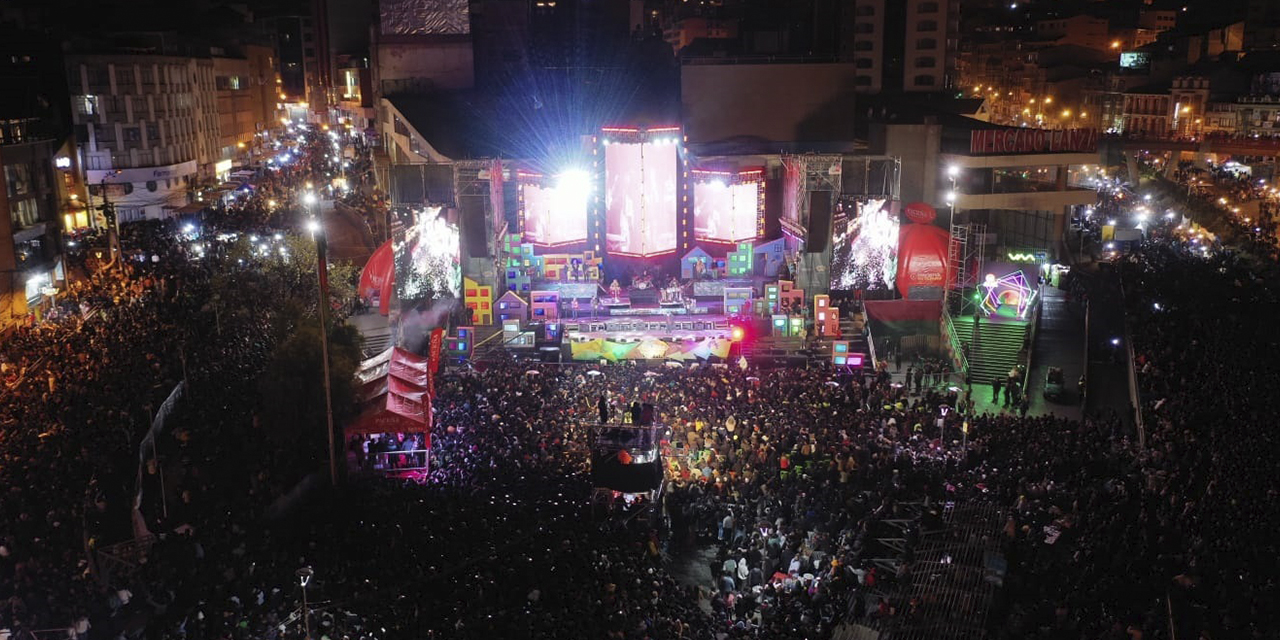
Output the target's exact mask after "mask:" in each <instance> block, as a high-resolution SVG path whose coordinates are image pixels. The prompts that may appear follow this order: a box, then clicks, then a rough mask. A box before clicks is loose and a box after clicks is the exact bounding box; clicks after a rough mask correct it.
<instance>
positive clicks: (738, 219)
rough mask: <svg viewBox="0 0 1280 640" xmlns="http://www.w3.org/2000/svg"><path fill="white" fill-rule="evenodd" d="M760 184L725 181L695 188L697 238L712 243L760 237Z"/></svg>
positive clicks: (701, 184) (694, 211)
mask: <svg viewBox="0 0 1280 640" xmlns="http://www.w3.org/2000/svg"><path fill="white" fill-rule="evenodd" d="M759 187H760V183H758V182H741V183H738V184H726V183H725V182H723V181H719V180H713V181H711V182H698V183H696V184H694V185H693V236H694V238H695V239H697V240H708V241H711V242H741V241H743V240H754V239H755V237H756V217H757V215H758V212H759V206H760V188H759Z"/></svg>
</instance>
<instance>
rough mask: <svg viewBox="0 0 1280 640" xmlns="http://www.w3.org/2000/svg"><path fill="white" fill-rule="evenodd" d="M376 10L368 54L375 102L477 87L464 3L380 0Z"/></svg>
mask: <svg viewBox="0 0 1280 640" xmlns="http://www.w3.org/2000/svg"><path fill="white" fill-rule="evenodd" d="M377 7H378V21H377V23H376V24H375V25H374V28H373V31H374V38H373V43H372V48H373V52H372V53H373V86H374V87H375V89H376V91H377V93H378V96H386V95H393V94H397V93H430V92H435V91H442V90H445V91H453V90H463V89H470V88H471V87H473V86H474V85H475V50H474V47H473V43H472V37H471V11H470V8H469V6H468V4H467V3H466V2H436V3H418V2H414V1H413V0H378V3H377Z"/></svg>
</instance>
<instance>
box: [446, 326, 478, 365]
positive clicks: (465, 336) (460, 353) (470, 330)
mask: <svg viewBox="0 0 1280 640" xmlns="http://www.w3.org/2000/svg"><path fill="white" fill-rule="evenodd" d="M475 335H476V328H475V327H458V332H457V335H452V336H448V337H446V338H445V340H444V350H445V354H446V356H448V357H449V358H450V359H451V360H453V361H454V362H463V361H465V360H467V359H468V358H470V357H471V352H472V350H474V349H475V348H476V346H475Z"/></svg>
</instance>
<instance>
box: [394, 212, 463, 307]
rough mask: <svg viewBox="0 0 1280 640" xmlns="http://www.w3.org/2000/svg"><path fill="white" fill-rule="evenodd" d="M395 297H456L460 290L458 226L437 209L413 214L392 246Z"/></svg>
mask: <svg viewBox="0 0 1280 640" xmlns="http://www.w3.org/2000/svg"><path fill="white" fill-rule="evenodd" d="M392 252H393V253H394V255H395V270H396V278H395V279H396V283H395V288H396V297H398V298H399V299H400V300H426V299H436V298H443V297H448V296H453V297H455V298H456V297H458V293H459V290H460V289H461V288H462V263H461V256H460V252H461V242H460V238H459V236H458V227H456V226H454V225H451V224H449V223H448V221H446V220H445V219H444V216H442V215H440V207H428V208H426V209H424V210H422V211H416V212H414V221H413V224H411V225H408V227H407V228H406V229H405V232H404V234H402V235H399V236H397V237H396V238H395V241H394V242H393V244H392Z"/></svg>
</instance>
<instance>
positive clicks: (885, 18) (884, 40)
mask: <svg viewBox="0 0 1280 640" xmlns="http://www.w3.org/2000/svg"><path fill="white" fill-rule="evenodd" d="M853 11H854V19H853V20H852V21H851V22H849V23H848V24H847V27H846V28H847V29H852V33H851V34H850V33H845V34H844V37H843V38H842V39H841V40H842V45H841V47H842V51H841V57H842V58H843V59H846V60H853V63H854V66H855V67H856V68H857V74H858V75H857V79H856V86H857V89H858V91H859V92H861V93H880V92H882V91H884V92H898V91H904V92H933V91H946V90H949V89H953V88H954V87H955V86H956V52H957V50H958V48H959V47H958V37H959V30H960V2H959V0H856V1H855V3H854V10H853Z"/></svg>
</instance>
